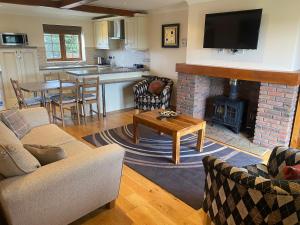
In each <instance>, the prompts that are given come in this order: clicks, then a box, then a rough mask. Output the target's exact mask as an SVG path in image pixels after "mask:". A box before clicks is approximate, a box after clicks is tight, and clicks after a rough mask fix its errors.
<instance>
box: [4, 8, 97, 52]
mask: <svg viewBox="0 0 300 225" xmlns="http://www.w3.org/2000/svg"><path fill="white" fill-rule="evenodd" d="M43 24H54V25H70V26H80V27H82V31H83V34H84V37H85V44H86V47H94V38H93V37H94V34H93V32H94V31H93V25H92V22H91V21H90V20H87V19H76V17H43V16H27V15H11V14H4V13H1V14H0V32H21V33H27V34H28V39H29V44H30V45H32V46H37V47H43V46H44V40H43Z"/></svg>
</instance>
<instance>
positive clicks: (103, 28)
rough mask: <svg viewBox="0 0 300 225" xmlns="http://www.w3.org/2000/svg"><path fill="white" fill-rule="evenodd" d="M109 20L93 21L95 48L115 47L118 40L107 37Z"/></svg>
mask: <svg viewBox="0 0 300 225" xmlns="http://www.w3.org/2000/svg"><path fill="white" fill-rule="evenodd" d="M109 22H110V21H109V20H101V21H96V22H94V34H95V37H94V38H95V46H96V48H97V49H116V48H118V42H117V41H116V40H111V39H110V37H109Z"/></svg>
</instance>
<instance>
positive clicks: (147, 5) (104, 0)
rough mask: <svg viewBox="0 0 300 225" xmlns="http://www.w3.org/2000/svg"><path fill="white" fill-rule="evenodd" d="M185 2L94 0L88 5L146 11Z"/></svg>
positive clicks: (178, 0) (169, 0)
mask: <svg viewBox="0 0 300 225" xmlns="http://www.w3.org/2000/svg"><path fill="white" fill-rule="evenodd" d="M182 2H186V1H185V0H96V1H93V2H92V3H90V5H96V6H103V7H110V8H117V9H127V10H134V11H135V10H136V11H148V10H153V9H159V8H162V7H166V6H169V5H175V4H178V3H182Z"/></svg>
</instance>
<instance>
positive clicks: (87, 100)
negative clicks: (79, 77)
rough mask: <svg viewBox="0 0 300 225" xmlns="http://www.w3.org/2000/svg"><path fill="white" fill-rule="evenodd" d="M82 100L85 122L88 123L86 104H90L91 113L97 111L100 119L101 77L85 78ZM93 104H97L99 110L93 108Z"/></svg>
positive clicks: (81, 94) (82, 87) (80, 102)
mask: <svg viewBox="0 0 300 225" xmlns="http://www.w3.org/2000/svg"><path fill="white" fill-rule="evenodd" d="M80 90H81V93H80V101H79V104H80V106H81V109H82V112H83V115H82V116H83V117H84V122H85V123H86V110H85V106H86V105H89V106H90V115H91V116H92V115H93V113H96V114H97V116H98V119H100V99H99V77H97V78H83V82H82V85H81V88H80ZM93 104H96V107H97V111H95V110H94V109H93Z"/></svg>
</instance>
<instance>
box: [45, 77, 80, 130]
mask: <svg viewBox="0 0 300 225" xmlns="http://www.w3.org/2000/svg"><path fill="white" fill-rule="evenodd" d="M59 82H60V88H59V95H58V96H54V97H52V98H51V100H52V107H51V108H52V115H53V121H54V122H56V120H61V121H62V125H63V127H64V126H65V120H64V110H70V111H71V115H73V109H74V108H75V113H76V116H77V121H78V124H79V125H80V113H79V93H78V92H79V82H78V80H77V79H76V80H60V81H59ZM56 107H59V109H60V117H58V116H57V113H56Z"/></svg>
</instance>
